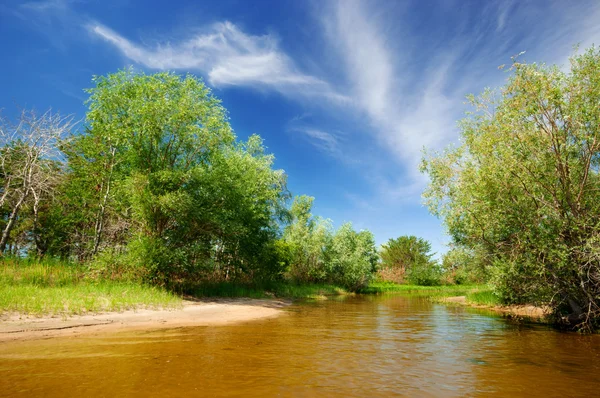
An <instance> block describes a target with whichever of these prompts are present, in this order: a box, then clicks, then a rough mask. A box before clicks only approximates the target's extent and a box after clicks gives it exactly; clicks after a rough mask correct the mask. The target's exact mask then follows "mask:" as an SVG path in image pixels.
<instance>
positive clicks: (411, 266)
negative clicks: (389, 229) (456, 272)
mask: <svg viewBox="0 0 600 398" xmlns="http://www.w3.org/2000/svg"><path fill="white" fill-rule="evenodd" d="M380 256H381V266H382V267H383V268H388V269H394V270H400V272H401V273H403V274H405V275H406V278H407V279H408V280H409V282H411V283H415V284H419V285H422V284H424V285H431V284H438V283H439V268H438V266H437V264H436V263H435V261H433V260H432V257H433V253H431V244H430V243H429V242H428V241H426V240H425V239H423V238H418V237H416V236H400V237H399V238H396V239H390V240H389V241H388V242H387V243H386V244H384V245H382V247H381V251H380Z"/></svg>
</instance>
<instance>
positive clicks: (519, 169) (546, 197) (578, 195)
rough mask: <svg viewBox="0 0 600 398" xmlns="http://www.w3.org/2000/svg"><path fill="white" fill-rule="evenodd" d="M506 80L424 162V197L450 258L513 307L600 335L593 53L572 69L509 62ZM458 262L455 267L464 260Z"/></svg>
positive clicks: (598, 120)
mask: <svg viewBox="0 0 600 398" xmlns="http://www.w3.org/2000/svg"><path fill="white" fill-rule="evenodd" d="M511 72H512V73H511V76H510V79H509V81H508V84H507V85H506V86H505V87H504V88H503V89H502V90H501V91H500V92H497V93H494V92H491V91H487V92H485V93H484V94H483V95H481V96H480V97H471V98H470V100H471V103H472V105H473V107H474V110H473V113H472V115H471V116H470V117H468V118H467V119H465V120H464V121H463V122H462V124H461V126H462V144H461V145H460V146H458V147H454V148H449V149H448V150H447V151H445V152H443V153H439V154H434V155H433V156H431V157H429V158H427V159H426V160H425V162H424V165H423V169H424V171H425V172H427V173H428V174H429V176H430V178H431V184H430V186H429V189H428V190H427V191H426V193H425V198H426V199H427V201H428V204H429V207H430V209H431V210H432V212H433V213H434V214H437V215H439V216H440V217H442V218H443V220H444V222H445V224H446V226H447V228H448V231H449V233H450V235H451V237H452V239H453V243H454V245H455V251H453V252H452V253H451V254H450V255H451V256H453V257H454V259H456V260H458V261H459V262H460V261H462V262H463V263H464V264H466V266H468V267H470V268H471V269H472V270H477V272H480V273H482V274H485V275H489V277H490V278H491V279H490V280H491V282H492V283H493V285H494V287H495V291H496V293H497V294H498V295H499V296H500V297H502V299H503V300H504V301H505V302H508V303H534V304H538V305H546V306H549V307H550V309H551V310H552V311H553V315H554V319H555V321H556V322H557V323H561V324H564V325H568V326H570V327H575V328H577V329H580V330H586V331H591V330H597V329H599V328H600V174H599V172H600V108H599V105H598V104H600V51H599V50H598V49H597V48H594V47H592V48H591V49H589V50H587V51H586V52H584V53H583V54H581V55H578V56H574V57H573V58H572V59H571V65H570V71H569V72H565V71H563V70H561V69H559V68H558V67H555V66H545V65H536V64H525V63H521V62H518V61H517V60H515V62H514V63H513V65H512V67H511ZM461 259H462V260H461Z"/></svg>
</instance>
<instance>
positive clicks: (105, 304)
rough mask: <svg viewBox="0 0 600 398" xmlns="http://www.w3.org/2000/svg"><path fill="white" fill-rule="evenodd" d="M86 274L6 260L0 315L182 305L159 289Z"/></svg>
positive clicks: (0, 270)
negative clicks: (100, 279) (102, 279)
mask: <svg viewBox="0 0 600 398" xmlns="http://www.w3.org/2000/svg"><path fill="white" fill-rule="evenodd" d="M85 275H86V272H85V269H84V268H82V267H81V266H78V265H73V264H66V263H60V262H57V261H52V260H44V261H41V262H36V261H26V260H11V259H5V260H3V261H2V262H1V263H0V313H14V312H16V313H21V314H31V315H37V316H39V315H74V314H83V313H88V312H91V313H95V312H103V311H123V310H126V309H135V308H159V307H161V308H162V307H177V306H180V305H181V298H179V297H177V296H176V295H173V294H171V293H169V292H167V291H165V290H163V289H160V288H156V287H152V286H146V285H141V284H134V283H126V282H119V281H108V280H105V281H96V280H91V279H89V278H86V276H85Z"/></svg>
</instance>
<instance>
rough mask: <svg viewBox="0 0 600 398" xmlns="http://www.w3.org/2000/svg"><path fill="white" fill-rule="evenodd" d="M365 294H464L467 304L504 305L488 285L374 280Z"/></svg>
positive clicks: (439, 297) (438, 296)
mask: <svg viewBox="0 0 600 398" xmlns="http://www.w3.org/2000/svg"><path fill="white" fill-rule="evenodd" d="M360 293H363V294H386V293H399V294H402V293H405V294H411V295H419V296H426V297H430V298H431V299H433V300H443V299H445V298H448V297H459V296H464V297H465V302H466V303H467V304H473V305H485V306H490V307H493V306H498V305H502V302H501V301H500V298H499V297H498V296H496V295H495V294H494V292H493V291H492V289H491V287H489V286H487V285H443V286H418V285H399V284H396V283H391V282H373V283H371V284H369V286H367V287H366V288H364V289H362V290H361V291H360Z"/></svg>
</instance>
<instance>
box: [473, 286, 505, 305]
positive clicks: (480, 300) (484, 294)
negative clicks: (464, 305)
mask: <svg viewBox="0 0 600 398" xmlns="http://www.w3.org/2000/svg"><path fill="white" fill-rule="evenodd" d="M466 296H467V297H466V298H467V302H468V303H472V304H477V305H487V306H490V307H494V306H497V305H502V302H501V301H500V298H499V297H498V296H497V295H495V294H494V292H493V291H492V290H491V289H489V288H484V289H482V290H477V291H473V292H470V293H468V294H467V295H466Z"/></svg>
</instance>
